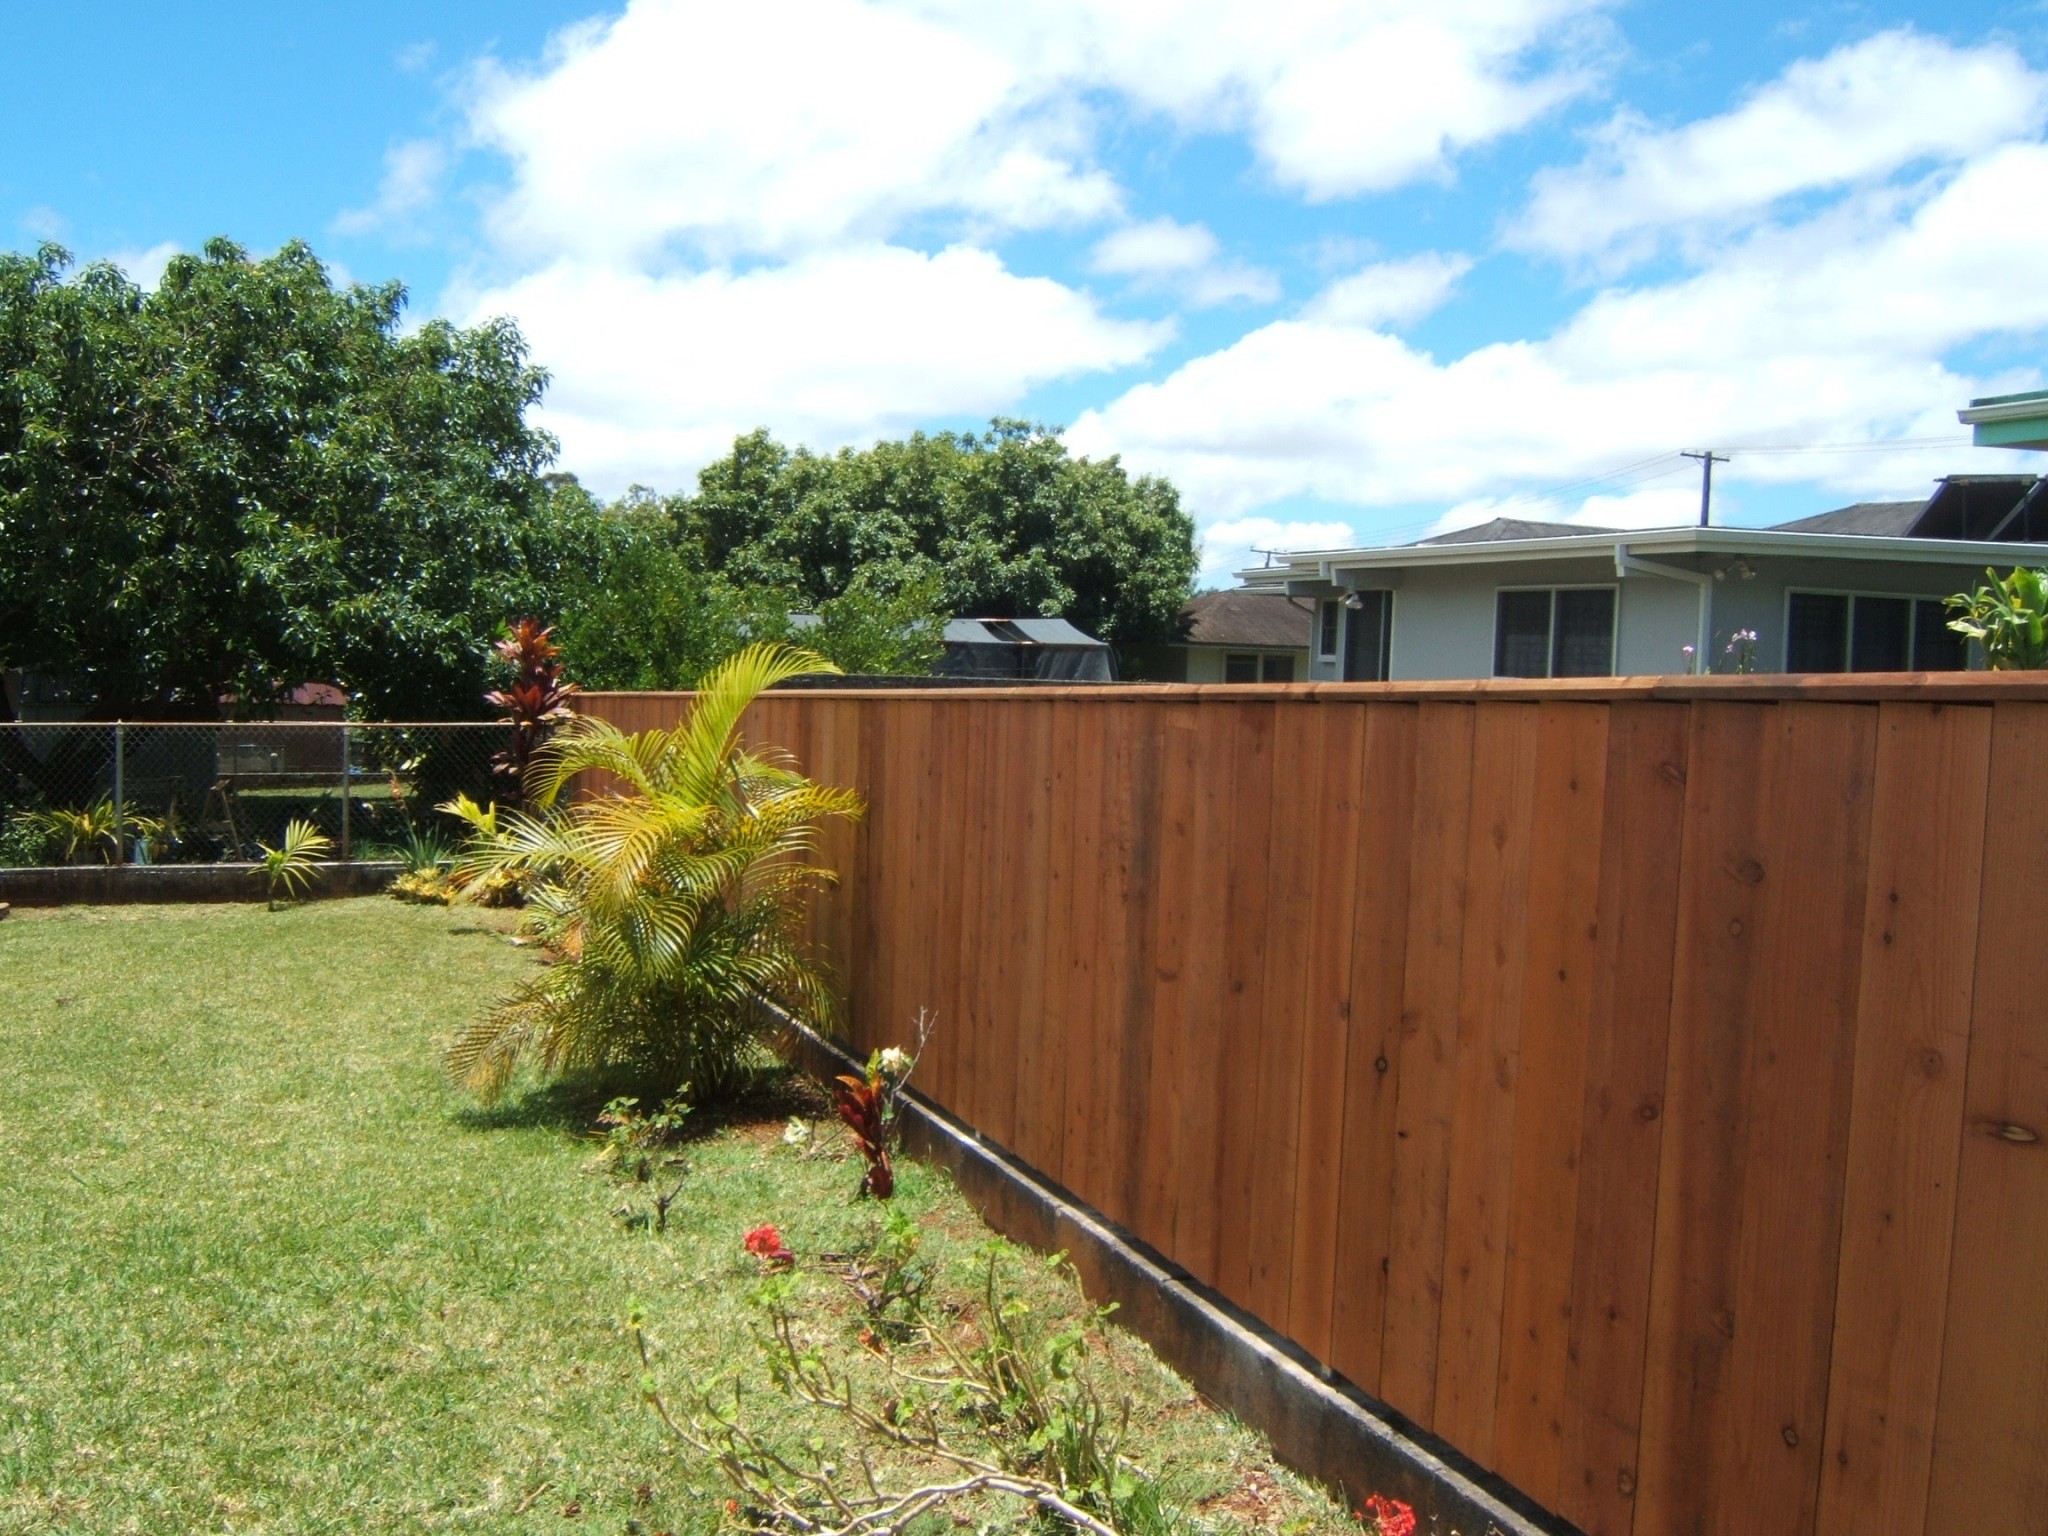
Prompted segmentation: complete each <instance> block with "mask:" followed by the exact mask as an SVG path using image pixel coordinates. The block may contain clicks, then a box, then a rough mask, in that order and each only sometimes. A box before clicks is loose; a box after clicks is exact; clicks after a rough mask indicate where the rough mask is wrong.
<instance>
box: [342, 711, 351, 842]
mask: <svg viewBox="0 0 2048 1536" xmlns="http://www.w3.org/2000/svg"><path fill="white" fill-rule="evenodd" d="M348 791H349V782H348V727H347V726H346V725H344V726H343V727H342V728H341V862H342V863H344V864H346V863H348V861H349V860H350V858H351V857H353V855H352V854H351V853H350V852H349V836H348V833H349V827H348Z"/></svg>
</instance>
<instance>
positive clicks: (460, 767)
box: [0, 721, 512, 867]
mask: <svg viewBox="0 0 2048 1536" xmlns="http://www.w3.org/2000/svg"><path fill="white" fill-rule="evenodd" d="M511 736H512V730H511V727H510V726H508V725H504V724H500V723H490V724H432V725H389V724H366V723H361V722H354V721H352V722H349V723H347V724H338V723H334V722H330V721H319V722H295V721H262V722H254V723H241V724H235V723H228V724H218V725H217V724H212V723H205V724H163V725H155V724H123V725H102V724H86V723H64V724H0V866H13V867H21V866H32V865H52V864H212V863H223V862H239V861H243V860H250V859H255V858H259V857H260V856H261V845H263V844H266V843H267V844H269V845H271V846H272V847H276V846H278V845H279V844H281V843H282V841H283V839H284V835H285V827H286V825H287V824H288V823H290V822H292V821H295V820H298V821H305V822H309V823H311V824H312V825H313V826H314V827H316V828H317V829H318V830H319V831H321V832H323V833H325V834H326V836H327V837H328V838H330V839H331V840H332V841H333V844H334V854H333V857H335V858H338V859H343V860H370V859H399V860H402V861H404V862H406V863H408V864H414V863H421V862H432V861H434V860H436V859H441V858H446V857H450V856H452V855H453V852H454V850H455V848H456V847H457V846H458V845H459V844H460V843H461V842H462V840H463V837H464V835H465V832H466V828H465V827H464V826H463V825H462V823H460V822H459V821H457V820H456V819H455V818H454V817H452V816H450V815H448V814H447V813H446V812H444V811H441V810H439V809H438V807H439V806H440V805H442V804H443V803H444V802H446V801H449V800H452V799H454V797H455V796H456V795H458V794H467V795H469V796H470V797H472V798H473V799H476V800H479V801H489V800H494V799H502V798H504V785H505V780H504V778H503V776H502V775H501V774H499V773H497V772H496V771H495V769H494V760H495V759H497V758H498V756H499V754H501V753H502V752H504V751H505V749H506V748H507V747H508V745H509V744H510V742H511Z"/></svg>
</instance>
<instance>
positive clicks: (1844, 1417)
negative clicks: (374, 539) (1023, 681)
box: [585, 676, 2048, 1536]
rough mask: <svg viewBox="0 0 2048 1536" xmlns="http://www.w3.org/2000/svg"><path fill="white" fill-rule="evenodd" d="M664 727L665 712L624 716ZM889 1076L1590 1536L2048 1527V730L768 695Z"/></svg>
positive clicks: (1456, 700) (1673, 709)
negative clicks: (814, 780) (902, 1078)
mask: <svg viewBox="0 0 2048 1536" xmlns="http://www.w3.org/2000/svg"><path fill="white" fill-rule="evenodd" d="M585 707H586V709H587V710H589V711H590V712H591V713H595V714H599V715H602V716H605V717H608V718H610V719H612V720H613V721H615V722H616V723H618V724H620V725H621V726H624V727H627V728H640V727H644V726H647V725H653V724H665V723H670V722H672V721H673V720H675V719H676V718H677V717H678V715H679V713H680V710H681V708H682V707H683V700H682V699H681V698H679V697H678V696H674V695H594V696H592V697H590V698H589V699H587V700H586V701H585ZM750 729H751V730H754V731H756V732H757V733H758V735H759V737H761V738H762V739H765V740H768V741H772V742H775V743H777V744H780V745H783V746H786V747H788V748H789V749H790V750H792V751H793V752H794V753H795V754H796V755H797V757H798V758H799V759H800V760H801V761H802V763H803V764H804V765H805V767H806V768H807V769H808V770H809V771H810V772H811V773H812V774H814V775H816V776H818V777H820V778H822V779H825V780H828V781H832V782H836V783H844V784H851V785H854V786H857V787H858V788H859V789H860V790H861V791H862V792H863V793H864V794H865V795H866V796H867V797H868V801H869V807H870V809H869V812H868V816H867V820H866V822H865V823H864V824H863V825H862V826H860V827H859V828H858V829H844V830H838V831H834V832H832V833H831V834H830V835H829V837H828V840H827V845H826V847H825V849H824V850H823V855H822V856H823V858H824V860H825V861H826V862H827V863H829V864H831V865H832V866H833V867H835V868H837V869H838V870H839V871H841V873H842V874H843V876H844V884H843V886H842V888H841V889H840V891H839V892H838V893H837V894H836V895H835V896H834V897H832V898H831V899H830V900H829V901H828V902H827V903H826V904H825V905H824V906H823V907H822V908H821V909H820V911H819V913H818V914H817V919H816V923H817V933H816V937H817V939H818V941H819V942H820V943H821V944H822V945H823V946H824V947H826V948H827V949H828V950H829V951H830V952H831V954H832V956H833V957H834V959H835V960H836V962H837V963H838V965H839V966H840V967H841V969H842V973H843V975H844V976H845V978H846V983H847V989H848V992H847V995H848V998H849V1001H850V1007H849V1017H848V1020H847V1024H846V1030H847V1033H848V1034H849V1035H850V1037H851V1038H852V1039H853V1040H854V1041H855V1042H856V1043H857V1044H858V1045H860V1046H862V1047H870V1046H876V1045H881V1044H887V1043H891V1042H899V1041H901V1040H903V1039H904V1037H905V1035H906V1033H907V1032H908V1030H909V1028H910V1024H911V1021H912V1019H913V1018H914V1017H915V1016H916V1014H917V1011H918V1010H919V1009H920V1008H930V1009H932V1010H933V1011H934V1012H935V1013H936V1015H937V1019H938V1030H937V1033H936V1035H935V1036H934V1038H933V1042H932V1045H931V1049H930V1052H929V1055H928V1056H927V1058H926V1062H925V1064H924V1066H923V1068H922V1069H921V1072H920V1085H921V1086H922V1087H923V1088H924V1089H925V1090H926V1091H927V1092H928V1093H929V1094H930V1095H931V1096H932V1097H933V1098H935V1099H936V1100H937V1101H939V1102H940V1103H941V1104H943V1105H944V1106H945V1107H946V1108H947V1109H949V1110H950V1111H951V1112H953V1113H954V1114H955V1115H957V1116H959V1117H960V1118H961V1119H963V1120H964V1121H966V1122H968V1123H969V1124H971V1125H972V1126H974V1127H976V1128H977V1129H979V1130H980V1131H981V1132H982V1133H983V1134H985V1135H986V1136H987V1137H988V1138H989V1139H990V1140H992V1141H995V1142H997V1143H1000V1144H1001V1145H1002V1146H1004V1147H1006V1148H1008V1149H1009V1150H1011V1151H1012V1152H1014V1153H1015V1154H1016V1155H1017V1156H1019V1157H1021V1158H1022V1159H1024V1160H1025V1161H1027V1162H1029V1163H1030V1164H1032V1165H1034V1166H1035V1167H1036V1168H1038V1169H1040V1170H1041V1171H1043V1172H1044V1173H1045V1174H1047V1175H1049V1176H1050V1177H1052V1178H1053V1179H1055V1180H1057V1181H1058V1182H1060V1183H1062V1184H1064V1185H1065V1186H1066V1187H1067V1188H1068V1189H1070V1190H1072V1191H1073V1192H1074V1193H1075V1194H1076V1195H1078V1196H1079V1197H1080V1198H1081V1199H1083V1200H1085V1201H1086V1202H1088V1203H1090V1204H1092V1205H1094V1206H1095V1207H1097V1208H1098V1209H1100V1210H1101V1211H1103V1212H1104V1213H1106V1214H1107V1215H1108V1216H1110V1217H1111V1218H1113V1219H1114V1220H1116V1221H1118V1222H1120V1223H1122V1224H1123V1225H1125V1226H1126V1227H1128V1228H1129V1229H1130V1230H1131V1231H1133V1232H1134V1233H1136V1234H1137V1235H1138V1236H1139V1237H1140V1238H1142V1239H1143V1240H1145V1241H1146V1242H1147V1243H1149V1244H1151V1245H1152V1246H1153V1247H1155V1248H1157V1249H1158V1250H1159V1251H1160V1252H1162V1253H1163V1254H1165V1255H1167V1256H1168V1258H1170V1259H1171V1260H1173V1261H1174V1262H1176V1263H1178V1264H1180V1265H1182V1266H1184V1267H1185V1268H1186V1269H1187V1270H1189V1271H1190V1272H1192V1273H1193V1274H1194V1275H1195V1276H1197V1277H1199V1278H1200V1279H1201V1280H1203V1281H1205V1282H1207V1283H1208V1284H1210V1285H1212V1286H1214V1287H1215V1288H1216V1289H1218V1290H1219V1291H1221V1292H1222V1293H1223V1294H1225V1295H1226V1296H1228V1297H1230V1298H1231V1299H1232V1300H1234V1301H1236V1302H1238V1303H1239V1304H1241V1305H1242V1306H1244V1307H1245V1308H1247V1309H1248V1310H1250V1311H1251V1312H1253V1313H1255V1314H1257V1315H1258V1316H1259V1317H1261V1318H1263V1319H1265V1320H1266V1321H1267V1322H1269V1323H1270V1324H1271V1325H1272V1326H1273V1327H1274V1328H1275V1329H1277V1330H1278V1331H1280V1332H1281V1333H1283V1334H1285V1335H1287V1336H1288V1337H1290V1338H1292V1339H1294V1340H1295V1341H1297V1342H1298V1343H1299V1344H1301V1345H1302V1346H1303V1347H1304V1348H1305V1349H1306V1350H1308V1351H1309V1352H1310V1353H1311V1354H1313V1355H1314V1356H1316V1357H1317V1358H1318V1359H1320V1360H1322V1361H1325V1362H1327V1363H1328V1364H1329V1365H1330V1366H1332V1367H1333V1368H1334V1369H1336V1370H1337V1371H1339V1372H1341V1373H1342V1374H1343V1375H1344V1376H1346V1377H1348V1378H1350V1380H1351V1381H1353V1382H1355V1383H1356V1384H1357V1385H1358V1386H1360V1387H1361V1388H1363V1389H1364V1390H1365V1391H1367V1392H1369V1393H1371V1394H1373V1395H1375V1396H1377V1397H1378V1398H1380V1399H1381V1400H1383V1401H1384V1402H1386V1403H1388V1404H1390V1405H1392V1407H1394V1408H1395V1409H1397V1410H1398V1411H1399V1412H1401V1413H1402V1414H1405V1415H1406V1416H1407V1417H1409V1418H1410V1419H1412V1420H1414V1421H1415V1422H1416V1423H1418V1424H1421V1425H1423V1426H1425V1427H1426V1428H1428V1429H1431V1430H1433V1431H1434V1432H1436V1433H1437V1434H1438V1435H1441V1436H1442V1437H1443V1438H1444V1439H1446V1440H1448V1441H1449V1442H1450V1443H1451V1444H1453V1445H1454V1446H1456V1447H1457V1448H1458V1449H1459V1450H1461V1451H1463V1452H1464V1453H1465V1454H1466V1455H1468V1456H1469V1457H1471V1458H1472V1459H1473V1460H1474V1461H1476V1462H1478V1463H1479V1464H1481V1465H1482V1466H1485V1467H1488V1468H1490V1469H1492V1470H1494V1471H1496V1472H1498V1473H1499V1474H1500V1475H1502V1476H1504V1477H1505V1478H1507V1479H1508V1480H1509V1481H1511V1482H1512V1483H1514V1484H1515V1485H1517V1486H1518V1487H1520V1488H1521V1489H1523V1490H1524V1491H1525V1492H1527V1493H1528V1494H1529V1495H1530V1496H1531V1497H1533V1498H1535V1499H1536V1500H1538V1501H1539V1502H1541V1503H1543V1504H1545V1505H1547V1506H1548V1507H1550V1508H1552V1509H1554V1510H1555V1511H1557V1512H1558V1513H1560V1514H1562V1515H1564V1516H1565V1517H1567V1518H1568V1519H1570V1520H1571V1521H1573V1522H1575V1523H1576V1524H1578V1525H1579V1526H1581V1527H1583V1528H1584V1529H1585V1530H1587V1531H1589V1532H1595V1533H1606V1532H1634V1533H1637V1536H1650V1533H1664V1532H1694V1531H1699V1532H1717V1533H1718V1532H1726V1533H1736V1532H1741V1533H1744V1536H1756V1533H1772V1532H1787V1533H1800V1536H1804V1533H1808V1532H1827V1533H1843V1536H1847V1533H1855V1536H1881V1533H1887V1532H1914V1533H1917V1532H1923V1531H1924V1532H1929V1533H1944V1536H1945V1533H1951V1532H1965V1531H1967V1532H1972V1533H1977V1536H1991V1533H2013V1536H2018V1533H2021V1532H2027V1533H2035V1536H2038V1533H2040V1532H2042V1531H2044V1530H2048V1145H2044V1144H2043V1142H2042V1140H2041V1138H2042V1136H2043V1135H2044V1134H2048V1014H2044V1010H2048V988H2044V987H2043V985H2042V982H2043V971H2044V961H2048V890H2044V887H2043V880H2042V876H2043V872H2044V871H2048V687H2044V686H2042V685H2041V684H2040V683H2038V682H2030V681H2024V680H2014V679H2008V678H1985V677H1982V676H1979V677H1975V678H1970V677H1957V678H1951V679H1938V680H1937V679H1918V678H1896V679H1884V680H1878V681H1872V680H1869V679H1855V680H1847V679H1844V680H1836V681H1834V682H1833V683H1832V684H1830V683H1826V682H1822V681H1819V680H1816V681H1813V682H1809V683H1798V682H1790V683H1787V682H1783V681H1778V682H1771V681H1766V680H1762V679H1726V680H1716V679H1702V680H1687V681H1682V682H1676V683H1662V684H1658V683H1647V682H1634V683H1612V684H1608V685H1604V686H1601V687H1587V686H1583V685H1550V684H1512V685H1500V684H1478V685H1450V686H1418V685H1401V684H1393V685H1381V686H1371V687H1334V686H1306V687H1295V688H1288V689H1246V688H1236V689H1227V688H1177V689H1175V688H1159V689H1145V690H1139V689H1101V688H1098V689H1068V690H1017V691H1003V692H999V693H998V692H975V693H941V694H934V693H917V692H906V693H888V694H881V693H866V694H849V693H829V694H778V695H772V696H770V697H768V698H766V699H764V700H763V701H762V702H760V703H759V704H758V705H757V706H756V709H755V713H754V715H753V717H752V723H751V725H750Z"/></svg>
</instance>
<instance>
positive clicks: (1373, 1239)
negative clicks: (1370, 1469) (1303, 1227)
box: [1296, 704, 1417, 1392]
mask: <svg viewBox="0 0 2048 1536" xmlns="http://www.w3.org/2000/svg"><path fill="white" fill-rule="evenodd" d="M1364 713H1365V741H1364V746H1363V750H1362V751H1361V752H1360V753H1359V755H1358V768H1359V770H1360V772H1359V774H1358V777H1357V782H1356V783H1355V784H1354V785H1353V786H1352V794H1353V795H1354V797H1355V800H1356V807H1357V809H1356V813H1355V817H1354V822H1355V827H1356V831H1355V834H1354V837H1353V839H1351V842H1352V851H1351V853H1350V856H1349V864H1350V868H1351V878H1352V888H1351V891H1350V892H1349V897H1350V899H1349V902H1348V911H1347V912H1346V913H1345V917H1346V926H1347V928H1348V930H1349V931H1348V933H1347V939H1348V945H1347V947H1346V950H1345V954H1346V957H1347V958H1348V960H1349V963H1350V967H1351V972H1350V975H1349V976H1348V977H1347V978H1346V987H1345V991H1344V997H1345V1000H1346V1004H1347V1006H1346V1007H1345V1009H1344V1010H1343V1020H1342V1023H1341V1025H1340V1028H1341V1029H1342V1031H1343V1034H1342V1039H1341V1042H1340V1045H1339V1047H1338V1048H1339V1049H1341V1052H1342V1058H1341V1067H1342V1075H1341V1077H1339V1078H1337V1081H1336V1084H1335V1087H1336V1088H1337V1090H1338V1097H1337V1098H1336V1100H1335V1102H1334V1103H1331V1102H1329V1101H1328V1093H1327V1090H1325V1089H1324V1088H1322V1087H1321V1086H1320V1085H1318V1084H1316V1083H1313V1082H1310V1081H1307V1080H1305V1081H1304V1083H1303V1094H1304V1100H1303V1102H1304V1104H1316V1105H1317V1108H1316V1111H1315V1113H1316V1116H1317V1120H1318V1123H1319V1124H1320V1123H1321V1122H1322V1121H1323V1120H1324V1119H1325V1118H1327V1117H1330V1116H1332V1115H1334V1122H1333V1123H1334V1126H1335V1129H1336V1131H1337V1135H1338V1138H1339V1140H1338V1169H1337V1174H1338V1186H1337V1189H1336V1192H1335V1199H1336V1204H1335V1207H1334V1208H1333V1209H1332V1210H1331V1211H1330V1212H1329V1213H1328V1219H1329V1230H1330V1232H1331V1234H1333V1236H1334V1248H1333V1249H1332V1248H1330V1247H1329V1246H1328V1245H1327V1244H1326V1245H1325V1247H1324V1248H1321V1249H1318V1250H1317V1251H1316V1253H1315V1255H1314V1257H1313V1260H1312V1261H1309V1260H1306V1259H1304V1258H1301V1257H1298V1258H1297V1261H1296V1262H1297V1265H1300V1264H1302V1263H1304V1262H1312V1263H1313V1264H1314V1265H1316V1266H1321V1265H1322V1264H1324V1263H1325V1262H1327V1263H1328V1264H1329V1265H1330V1273H1329V1274H1328V1276H1327V1278H1326V1279H1323V1280H1322V1282H1321V1283H1322V1284H1323V1285H1324V1287H1325V1290H1326V1294H1325V1295H1324V1296H1322V1297H1319V1298H1318V1299H1319V1300H1321V1301H1323V1302H1324V1304H1325V1305H1327V1307H1328V1309H1329V1350H1328V1353H1326V1354H1324V1355H1323V1356H1322V1358H1323V1359H1326V1360H1328V1361H1329V1362H1330V1363H1331V1364H1332V1365H1334V1366H1336V1367H1337V1369H1338V1370H1340V1371H1342V1372H1343V1373H1344V1374H1345V1375H1347V1376H1349V1377H1350V1378H1351V1379H1352V1380H1353V1381H1355V1382H1357V1383H1358V1385H1359V1386H1361V1387H1363V1388H1365V1389H1366V1390H1367V1391H1368V1392H1377V1391H1378V1390H1379V1387H1380V1337H1381V1330H1382V1329H1383V1327H1384V1326H1385V1323H1386V1315H1387V1286H1388V1280H1389V1274H1390V1271H1391V1269H1392V1261H1393V1255H1392V1253H1391V1251H1390V1249H1389V1246H1388V1243H1389V1239H1390V1237H1391V1235H1392V1231H1393V1215H1394V1157H1395V1146H1396V1139H1395V1132H1396V1106H1397V1104H1398V1102H1399V1095H1400V1085H1401V1078H1400V1070H1399V1066H1400V1058H1401V1042H1402V1039H1403V1028H1404V1024H1403V1019H1402V1012H1401V1006H1402V994H1403V989H1404V986H1405V983H1406V957H1407V953H1408V930H1409V917H1408V897H1409V881H1410V879H1411V874H1412V871H1411V867H1410V857H1411V849H1412V847H1413V843H1414V838H1415V829H1416V807H1415V771H1416V726H1417V720H1416V710H1415V708H1414V707H1413V706H1410V705H1401V704H1374V705H1369V706H1367V708H1366V710H1365V712H1364ZM1338 878H1339V879H1341V872H1340V874H1339V876H1338ZM1333 899H1336V898H1333ZM1337 1065H1339V1063H1338V1062H1335V1061H1333V1063H1332V1070H1333V1075H1334V1072H1335V1068H1336V1066H1337ZM1306 1113H1307V1111H1306V1110H1305V1111H1304V1114H1305V1115H1306ZM1304 1134H1306V1133H1304ZM1321 1134H1322V1132H1321V1131H1320V1130H1318V1132H1317V1135H1318V1136H1319V1137H1320V1136H1321ZM1322 1214H1323V1213H1322V1212H1320V1211H1313V1212H1311V1211H1305V1212H1304V1217H1314V1218H1316V1219H1318V1220H1320V1219H1322ZM1303 1252H1304V1249H1303V1245H1302V1244H1301V1243H1300V1242H1299V1241H1297V1243H1296V1253H1297V1255H1302V1254H1303ZM1314 1273H1315V1274H1316V1275H1317V1276H1320V1273H1321V1272H1320V1269H1319V1268H1318V1269H1317V1270H1316V1271H1314ZM1312 1315H1313V1314H1312Z"/></svg>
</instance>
